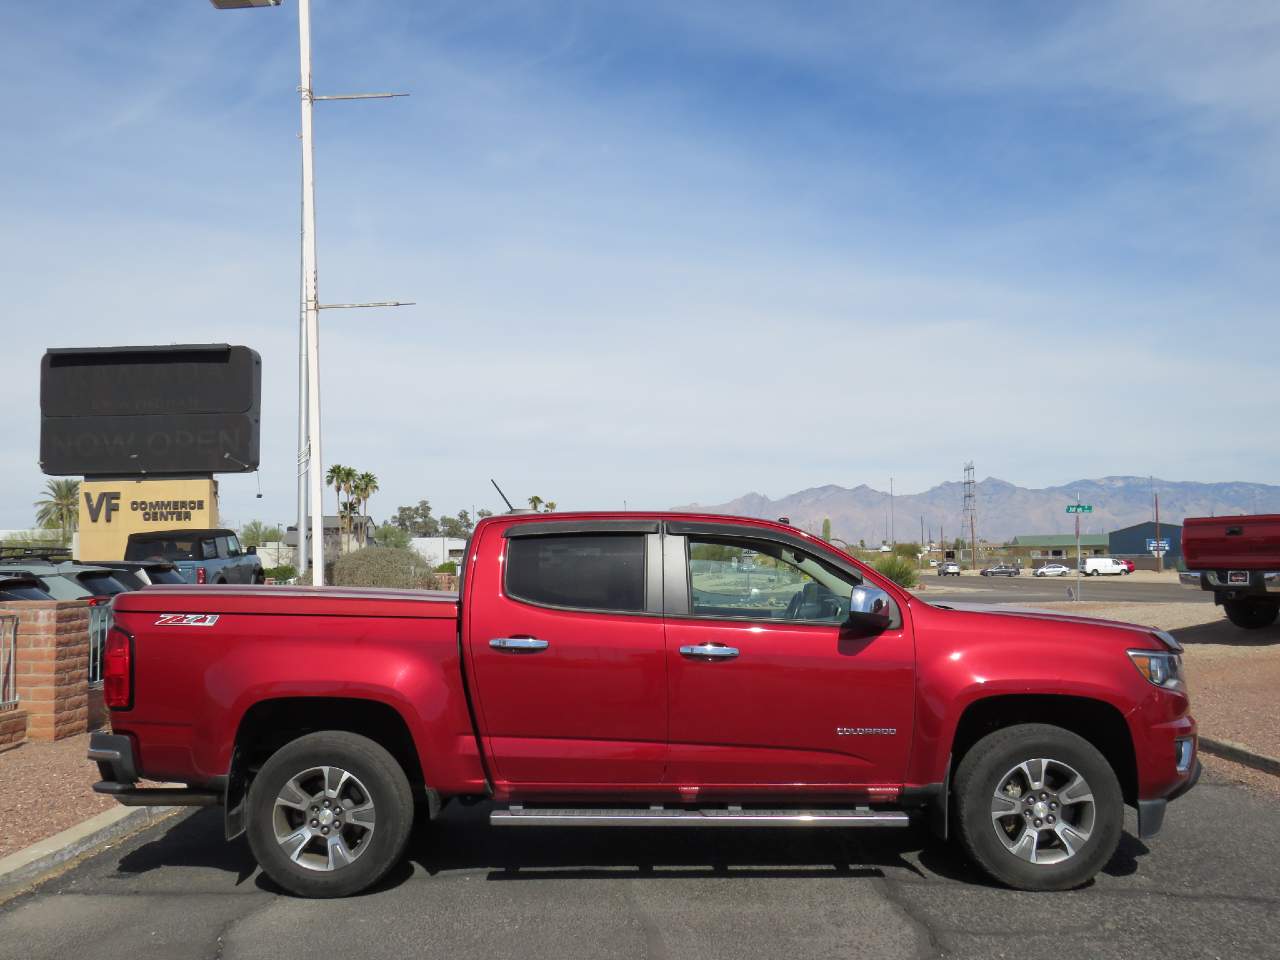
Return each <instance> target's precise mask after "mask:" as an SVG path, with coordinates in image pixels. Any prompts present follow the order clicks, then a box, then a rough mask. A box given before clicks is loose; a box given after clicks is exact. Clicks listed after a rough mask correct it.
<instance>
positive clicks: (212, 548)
mask: <svg viewBox="0 0 1280 960" xmlns="http://www.w3.org/2000/svg"><path fill="white" fill-rule="evenodd" d="M200 552H201V556H200V558H199V559H201V560H217V559H218V544H217V542H216V541H215V540H213V539H212V538H211V539H209V540H201V541H200Z"/></svg>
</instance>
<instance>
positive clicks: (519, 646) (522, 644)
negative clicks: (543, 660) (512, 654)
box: [489, 637, 551, 653]
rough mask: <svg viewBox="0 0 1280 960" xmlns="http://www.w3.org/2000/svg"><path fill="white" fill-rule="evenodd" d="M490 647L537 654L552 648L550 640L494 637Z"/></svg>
mask: <svg viewBox="0 0 1280 960" xmlns="http://www.w3.org/2000/svg"><path fill="white" fill-rule="evenodd" d="M489 646H491V647H493V649H495V650H515V651H516V652H521V653H536V652H537V651H539V650H545V649H547V647H549V646H551V642H550V641H549V640H535V639H534V638H533V637H494V638H493V639H492V640H490V641H489Z"/></svg>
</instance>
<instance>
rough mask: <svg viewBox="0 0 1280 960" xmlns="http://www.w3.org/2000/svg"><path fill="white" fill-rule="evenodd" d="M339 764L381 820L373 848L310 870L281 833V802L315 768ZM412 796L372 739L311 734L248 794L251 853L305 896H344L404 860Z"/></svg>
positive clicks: (278, 756)
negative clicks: (277, 827)
mask: <svg viewBox="0 0 1280 960" xmlns="http://www.w3.org/2000/svg"><path fill="white" fill-rule="evenodd" d="M323 766H333V767H341V768H342V769H343V770H346V771H349V772H350V773H351V774H352V775H354V776H355V777H356V778H358V780H359V782H360V784H361V785H362V786H364V787H365V788H366V789H367V792H368V799H369V801H371V802H372V804H373V808H374V811H375V813H376V817H377V819H376V823H375V826H374V828H373V831H372V833H371V834H370V835H369V838H368V840H367V843H368V844H369V845H368V847H367V848H364V849H362V850H361V852H360V853H359V855H358V856H356V857H355V858H354V859H353V860H352V861H351V862H350V863H347V864H345V865H343V866H339V867H337V868H335V869H332V870H328V871H321V870H315V869H308V868H307V867H305V866H302V865H300V864H298V863H296V862H294V861H293V860H292V859H290V857H289V855H288V854H287V853H286V851H285V850H284V848H283V847H282V846H281V844H280V842H279V841H278V840H277V839H276V833H275V821H274V816H275V806H276V797H277V796H278V795H279V794H280V791H281V790H283V789H284V788H285V785H286V784H287V783H288V782H289V781H290V780H292V779H293V778H294V777H295V776H298V775H299V774H301V773H302V772H303V771H305V770H308V769H309V768H312V767H323ZM413 813H414V805H413V793H412V791H411V790H410V788H409V781H408V778H407V777H406V776H405V773H404V770H403V769H402V768H401V766H400V764H399V763H397V762H396V760H395V758H394V757H392V756H391V754H390V753H388V752H387V751H386V749H385V748H383V747H382V746H381V745H380V744H378V743H375V742H374V741H373V740H370V739H369V738H368V737H362V736H359V735H358V734H354V733H346V732H344V731H339V730H325V731H321V732H319V733H310V734H307V735H306V736H304V737H299V738H298V739H297V740H293V741H290V742H289V743H287V744H285V745H284V746H283V747H281V748H280V749H279V750H277V751H276V752H275V753H273V754H272V755H271V756H270V758H269V759H268V760H267V762H266V763H264V764H263V765H262V770H261V771H260V772H259V773H258V775H257V776H256V777H255V778H254V780H253V784H252V786H251V787H250V789H249V824H248V830H247V833H248V837H249V848H250V849H251V850H252V851H253V855H254V858H255V859H256V860H257V861H258V865H259V866H261V867H262V870H263V872H264V873H266V874H267V876H269V877H270V878H271V879H272V880H274V881H275V882H276V883H278V884H279V885H280V886H281V887H283V888H284V889H285V890H288V891H289V892H290V893H294V894H297V895H298V896H300V897H316V898H328V897H346V896H350V895H351V894H353V893H359V892H360V891H361V890H365V889H367V888H368V887H370V886H372V885H373V884H375V883H377V882H378V881H379V880H381V879H382V878H383V877H384V876H386V874H387V871H388V870H390V869H391V868H392V867H394V866H395V865H396V864H397V863H399V862H400V858H401V857H402V856H403V855H404V849H405V845H406V844H407V843H408V840H409V832H410V830H411V829H412V827H413Z"/></svg>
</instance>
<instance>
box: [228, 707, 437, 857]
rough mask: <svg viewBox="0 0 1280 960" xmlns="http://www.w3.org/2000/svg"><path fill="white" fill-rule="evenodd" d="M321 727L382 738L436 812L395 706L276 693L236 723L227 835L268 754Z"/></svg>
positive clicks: (240, 818)
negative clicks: (276, 695) (279, 694)
mask: <svg viewBox="0 0 1280 960" xmlns="http://www.w3.org/2000/svg"><path fill="white" fill-rule="evenodd" d="M319 730H342V731H345V732H347V733H356V734H360V735H361V736H365V737H368V738H369V739H370V740H373V741H374V742H375V743H378V744H381V745H382V746H383V747H385V748H386V750H387V752H388V753H390V754H391V756H392V757H394V758H395V760H396V762H397V763H398V764H400V767H401V769H403V770H404V773H405V776H406V777H407V778H408V780H409V787H410V789H411V790H412V791H413V794H414V797H415V798H416V799H426V801H427V803H428V805H429V810H430V815H431V816H435V814H436V813H437V812H438V810H439V807H440V803H441V801H440V797H439V795H438V794H437V793H436V792H435V791H434V790H432V789H431V788H430V787H428V785H427V781H426V777H425V775H424V771H423V769H422V762H421V759H420V757H419V754H418V746H417V743H416V742H415V740H414V737H413V732H412V730H411V728H410V726H409V722H408V720H407V719H406V718H405V717H404V715H403V714H402V713H401V712H400V711H399V710H397V709H396V708H395V707H394V706H392V705H391V704H389V703H385V702H383V701H381V700H375V699H372V698H368V697H311V696H288V697H275V698H271V699H265V700H259V701H257V702H256V703H254V704H253V705H251V706H250V707H249V708H248V709H247V710H246V711H245V712H244V714H243V715H242V716H241V718H240V723H239V724H238V725H237V727H236V734H235V741H234V747H233V750H232V755H231V769H230V771H229V772H228V776H227V787H226V835H227V839H231V838H233V837H235V836H238V835H239V834H241V833H243V832H244V829H245V825H246V823H245V818H246V812H247V811H246V807H245V804H244V800H245V798H246V796H247V795H248V787H249V784H250V783H251V782H252V780H253V777H254V776H255V774H256V773H257V771H258V770H259V769H260V768H261V766H262V764H263V763H265V762H266V760H267V758H268V757H270V756H271V755H272V754H273V753H275V752H276V751H277V750H279V749H280V748H281V747H283V746H284V745H285V744H287V743H289V742H291V741H293V740H296V739H297V738H298V737H301V736H304V735H306V734H308V733H314V732H317V731H319Z"/></svg>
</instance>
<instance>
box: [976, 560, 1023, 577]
mask: <svg viewBox="0 0 1280 960" xmlns="http://www.w3.org/2000/svg"><path fill="white" fill-rule="evenodd" d="M978 572H979V573H980V574H981V575H982V576H984V577H1016V576H1018V575H1019V574H1021V573H1022V571H1021V570H1019V569H1018V568H1017V567H1015V566H1013V565H1012V564H1009V563H997V564H995V565H994V566H990V567H987V568H986V569H985V570H979V571H978Z"/></svg>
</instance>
